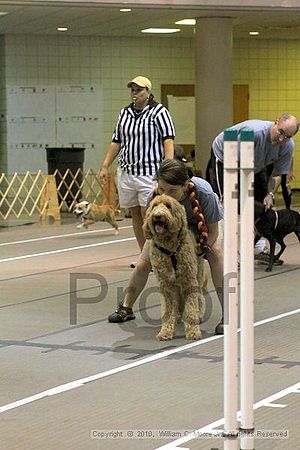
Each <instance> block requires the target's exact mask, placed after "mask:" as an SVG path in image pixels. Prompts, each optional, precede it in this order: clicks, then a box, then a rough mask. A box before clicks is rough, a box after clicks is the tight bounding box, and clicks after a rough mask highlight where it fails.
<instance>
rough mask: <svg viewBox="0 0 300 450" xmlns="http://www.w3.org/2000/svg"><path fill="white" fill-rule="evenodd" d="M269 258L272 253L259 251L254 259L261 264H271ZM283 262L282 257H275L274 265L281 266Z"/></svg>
mask: <svg viewBox="0 0 300 450" xmlns="http://www.w3.org/2000/svg"><path fill="white" fill-rule="evenodd" d="M269 258H270V254H269V253H265V252H261V253H258V254H257V255H254V261H258V262H260V263H261V264H269ZM282 264H283V261H282V259H274V262H273V265H274V266H281V265H282Z"/></svg>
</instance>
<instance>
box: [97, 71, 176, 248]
mask: <svg viewBox="0 0 300 450" xmlns="http://www.w3.org/2000/svg"><path fill="white" fill-rule="evenodd" d="M127 87H128V88H130V90H131V98H132V103H130V105H129V106H126V107H125V108H123V109H122V110H121V112H120V114H119V118H118V121H117V124H116V127H115V130H114V133H113V136H112V142H111V144H110V146H109V148H108V150H107V153H106V155H105V157H104V160H103V162H102V165H101V168H100V170H99V178H100V182H101V183H102V184H105V183H106V182H107V173H108V168H109V166H110V165H111V164H112V162H113V161H114V160H115V158H116V157H117V156H118V170H117V189H118V195H119V202H120V207H121V208H129V209H130V212H131V217H132V225H133V229H134V234H135V237H136V239H137V242H138V245H139V247H140V249H141V250H142V248H143V246H144V243H145V238H144V234H143V229H142V225H143V221H144V217H145V211H146V204H147V199H148V196H149V194H150V193H151V192H152V191H153V188H154V185H155V182H154V181H153V177H154V175H155V174H156V171H157V169H158V167H159V164H160V162H161V161H162V160H163V159H172V158H173V156H174V144H173V143H174V138H175V127H174V124H173V121H172V118H171V116H170V114H169V112H168V110H167V109H166V108H165V107H164V106H163V105H162V104H160V103H157V102H156V101H155V100H154V97H153V94H152V93H151V89H152V84H151V81H150V80H149V79H148V78H146V77H143V76H141V75H140V76H137V77H136V78H134V79H133V80H131V81H129V82H128V84H127Z"/></svg>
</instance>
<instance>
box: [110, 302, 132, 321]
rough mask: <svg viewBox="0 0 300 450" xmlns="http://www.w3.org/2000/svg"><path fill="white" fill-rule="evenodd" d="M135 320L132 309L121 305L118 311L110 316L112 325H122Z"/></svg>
mask: <svg viewBox="0 0 300 450" xmlns="http://www.w3.org/2000/svg"><path fill="white" fill-rule="evenodd" d="M133 319H135V315H134V314H133V312H132V308H127V307H126V306H123V305H122V304H120V305H119V306H118V309H117V310H116V311H115V312H114V313H112V314H110V315H109V316H108V321H109V322H111V323H121V322H126V321H127V320H133Z"/></svg>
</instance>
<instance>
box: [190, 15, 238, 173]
mask: <svg viewBox="0 0 300 450" xmlns="http://www.w3.org/2000/svg"><path fill="white" fill-rule="evenodd" d="M195 44H196V45H195V47H196V76H195V108H196V118H195V125H196V127H195V128H196V168H197V170H200V171H202V174H203V175H204V176H205V169H206V164H207V161H208V159H209V155H210V149H211V144H212V141H213V139H214V138H215V137H216V136H217V134H219V133H220V132H221V131H222V130H223V129H224V128H227V127H229V126H230V125H232V104H233V99H232V95H233V87H232V83H233V81H232V21H231V19H230V18H223V17H214V18H211V17H209V18H198V19H197V21H196V37H195Z"/></svg>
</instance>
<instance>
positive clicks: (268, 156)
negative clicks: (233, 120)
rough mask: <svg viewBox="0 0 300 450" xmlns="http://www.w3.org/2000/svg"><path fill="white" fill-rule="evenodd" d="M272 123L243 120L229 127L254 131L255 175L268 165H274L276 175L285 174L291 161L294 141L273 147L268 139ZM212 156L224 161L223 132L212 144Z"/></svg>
mask: <svg viewBox="0 0 300 450" xmlns="http://www.w3.org/2000/svg"><path fill="white" fill-rule="evenodd" d="M273 123H274V122H270V121H266V120H245V122H241V123H238V124H237V125H234V126H233V127H231V129H234V130H238V132H240V131H241V130H244V129H248V130H253V131H254V165H255V173H257V172H260V171H261V170H262V169H264V168H265V167H267V166H268V165H269V164H274V171H275V173H277V174H280V175H282V174H287V173H288V172H289V170H290V166H291V160H292V156H293V152H294V147H295V144H294V141H293V139H292V138H290V139H287V140H286V141H284V142H283V143H282V144H281V145H277V146H274V145H272V143H271V139H270V128H271V126H272V124H273ZM212 148H213V152H214V155H215V156H216V157H217V158H218V159H219V160H220V161H221V162H223V161H224V154H223V153H224V132H223V131H222V133H220V134H219V135H218V136H217V137H216V138H215V140H214V141H213V144H212Z"/></svg>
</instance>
